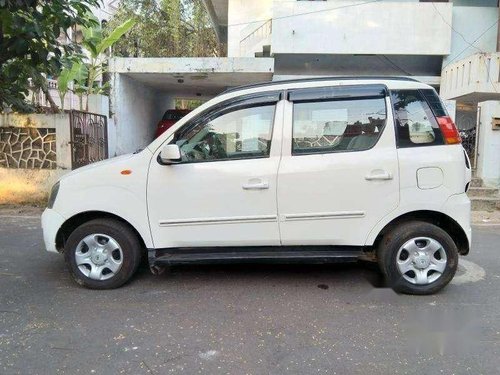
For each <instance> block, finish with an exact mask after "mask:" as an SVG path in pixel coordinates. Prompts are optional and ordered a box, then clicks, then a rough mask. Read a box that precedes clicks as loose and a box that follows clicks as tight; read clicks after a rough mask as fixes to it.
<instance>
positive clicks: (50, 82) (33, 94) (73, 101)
mask: <svg viewBox="0 0 500 375" xmlns="http://www.w3.org/2000/svg"><path fill="white" fill-rule="evenodd" d="M47 87H48V91H49V93H50V96H51V97H52V99H53V100H54V103H56V105H57V106H58V107H59V109H61V108H62V105H61V98H60V96H59V91H58V89H57V81H56V80H55V79H47ZM26 99H27V100H29V101H30V102H31V103H32V104H33V105H36V106H40V107H47V108H48V107H50V104H49V101H48V100H47V97H46V95H45V94H44V93H43V91H42V90H34V89H33V88H31V89H30V91H29V94H28V96H27V98H26ZM85 105H86V97H85V95H84V96H83V98H82V108H85ZM64 109H65V110H71V109H81V108H80V98H79V97H78V95H76V94H75V93H74V92H73V91H71V90H68V92H67V93H66V95H65V97H64Z"/></svg>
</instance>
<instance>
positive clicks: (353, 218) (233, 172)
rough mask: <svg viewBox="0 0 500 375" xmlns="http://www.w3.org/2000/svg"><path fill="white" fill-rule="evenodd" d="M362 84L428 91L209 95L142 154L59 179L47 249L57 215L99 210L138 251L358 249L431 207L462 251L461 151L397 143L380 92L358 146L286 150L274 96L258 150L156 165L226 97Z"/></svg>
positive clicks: (394, 82)
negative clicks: (266, 134)
mask: <svg viewBox="0 0 500 375" xmlns="http://www.w3.org/2000/svg"><path fill="white" fill-rule="evenodd" d="M372 84H377V85H383V86H385V87H386V89H387V90H388V92H391V91H392V90H419V89H425V90H428V89H431V87H429V86H427V85H425V84H422V83H419V82H416V81H412V80H404V79H371V78H370V79H368V78H367V79H358V80H352V79H345V80H342V79H331V80H306V81H291V82H283V83H276V82H274V83H273V84H269V85H258V86H255V87H249V88H242V89H239V90H233V91H229V92H227V93H224V94H222V95H220V96H217V97H216V98H214V99H212V100H210V101H209V102H207V103H205V104H203V105H202V106H200V107H199V108H197V109H196V110H194V111H192V112H191V113H189V114H188V115H187V116H185V117H184V118H183V119H181V120H180V121H178V122H177V123H176V124H175V125H174V126H172V127H171V128H170V129H168V130H167V131H166V132H165V133H164V134H163V135H162V136H160V137H159V138H158V139H156V140H155V141H153V142H152V143H151V144H150V145H149V146H148V147H147V148H146V149H144V150H143V151H141V152H139V153H136V154H131V155H124V156H121V157H117V158H114V159H110V160H106V161H103V162H99V163H95V164H92V165H89V166H87V167H83V168H80V169H77V170H75V171H73V172H71V173H69V174H67V175H65V176H64V177H62V178H61V180H60V186H59V192H58V194H57V198H56V200H55V203H54V205H53V207H52V208H47V209H46V210H45V212H44V213H43V216H42V226H43V231H44V240H45V246H46V248H47V250H48V251H52V252H56V251H61V250H62V247H63V242H64V238H62V237H61V236H60V230H61V228H62V227H63V226H64V225H65V223H68V220H69V221H71V220H75V219H74V218H85V217H87V216H88V217H98V216H99V215H101V214H102V215H107V216H109V217H118V218H120V219H121V220H123V221H125V222H127V223H129V224H130V226H131V227H133V228H134V229H135V231H136V232H137V233H138V235H139V236H140V239H141V240H142V242H143V244H144V246H145V247H146V248H147V249H149V250H151V249H168V248H205V247H236V246H244V247H251V246H273V247H276V246H296V245H300V246H303V245H311V246H316V245H322V246H324V245H327V246H330V245H331V246H367V247H369V246H372V245H373V244H374V243H375V241H376V239H377V236H378V235H379V234H380V233H381V231H382V230H383V229H384V228H385V227H386V226H387V225H388V224H390V223H391V222H393V221H394V220H397V219H398V218H402V217H408V215H409V216H411V215H412V214H415V216H422V215H430V214H439V215H442V216H443V217H446V218H448V219H449V220H450V222H453V223H455V224H456V225H457V226H456V228H459V229H461V231H462V233H461V234H460V235H459V237H460V236H462V237H463V238H462V243H461V244H460V246H459V248H460V247H461V253H463V254H465V253H467V252H468V249H469V247H470V239H471V228H470V201H469V199H468V197H467V195H466V186H467V185H468V183H469V181H470V179H471V174H470V168H468V167H466V163H468V161H467V160H466V156H464V151H463V148H462V146H461V145H460V144H454V145H438V146H432V147H413V148H412V147H410V148H398V147H397V144H396V138H397V137H396V134H395V126H394V121H395V119H394V111H393V110H391V109H392V108H393V107H392V106H393V104H392V103H391V97H390V95H387V96H386V97H385V98H384V100H385V104H386V108H387V112H386V125H385V127H384V128H383V131H382V132H381V133H382V134H380V135H379V138H378V141H377V142H376V144H375V145H374V146H373V147H372V148H369V149H367V150H362V151H355V152H336V153H316V154H308V155H293V154H292V151H291V150H292V122H293V120H292V116H293V106H294V104H293V103H292V102H291V101H289V100H287V98H286V96H284V95H283V96H281V97H280V100H278V101H277V102H276V107H275V112H274V124H273V130H272V139H271V146H270V147H271V148H270V152H269V156H268V157H264V158H249V159H241V160H239V159H231V160H221V161H213V162H197V163H185V164H183V163H180V164H172V165H162V164H161V163H159V161H158V160H159V159H158V158H159V154H160V152H161V150H162V147H163V146H164V145H166V144H168V143H169V142H171V141H172V139H173V137H174V134H175V133H176V132H177V131H178V130H179V129H182V128H183V126H185V125H186V124H189V123H190V121H192V120H193V119H196V118H197V116H200V114H203V113H204V112H205V111H207V110H210V108H213V107H214V106H217V105H219V104H220V103H225V102H227V101H228V100H232V99H235V98H239V97H242V96H245V95H250V94H256V93H258V94H261V93H265V92H276V91H285V90H294V89H305V88H323V87H344V86H345V87H352V86H364V85H372ZM123 171H130V173H128V172H123ZM127 173H128V174H127ZM405 215H406V216H405ZM448 219H446V220H448ZM78 220H80V219H76V222H77V221H78ZM76 222H74V223H73V224H72V225H73V226H75V223H76ZM457 230H458V229H457ZM58 233H59V234H58ZM464 241H465V242H466V243H464Z"/></svg>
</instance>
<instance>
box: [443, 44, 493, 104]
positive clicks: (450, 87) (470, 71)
mask: <svg viewBox="0 0 500 375" xmlns="http://www.w3.org/2000/svg"><path fill="white" fill-rule="evenodd" d="M499 81H500V53H498V52H497V53H477V54H475V55H472V56H469V57H467V58H465V59H462V60H460V61H457V62H455V63H453V64H450V65H448V66H446V67H445V68H444V69H443V71H442V74H441V91H440V94H441V96H442V97H443V99H464V100H467V101H472V102H479V101H484V100H498V99H500V83H499Z"/></svg>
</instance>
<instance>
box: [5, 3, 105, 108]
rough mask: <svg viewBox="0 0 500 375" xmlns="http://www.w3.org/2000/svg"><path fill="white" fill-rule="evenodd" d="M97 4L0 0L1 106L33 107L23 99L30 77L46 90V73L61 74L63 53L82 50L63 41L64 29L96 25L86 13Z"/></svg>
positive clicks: (68, 54) (50, 74)
mask: <svg viewBox="0 0 500 375" xmlns="http://www.w3.org/2000/svg"><path fill="white" fill-rule="evenodd" d="M98 5H99V1H98V0H50V1H49V0H0V51H1V52H0V109H1V108H2V107H3V106H8V107H12V108H13V109H15V110H22V111H28V110H30V108H29V105H28V104H27V103H26V102H25V100H24V99H25V96H26V95H27V94H28V89H29V87H30V86H29V78H31V79H32V82H33V84H34V85H35V88H36V89H41V90H42V91H44V92H47V87H46V81H45V79H44V77H43V76H44V75H47V76H55V75H58V74H59V72H60V71H61V69H62V65H63V60H64V59H63V56H71V55H73V54H75V53H77V52H78V51H79V47H78V46H77V45H76V44H74V43H72V42H71V41H69V42H67V41H64V39H65V38H64V36H65V33H66V32H67V30H69V29H71V28H73V27H75V26H77V25H79V26H83V27H91V26H93V25H95V21H94V20H93V19H90V18H89V17H88V16H87V15H88V14H89V12H90V7H91V6H94V7H97V6H98ZM66 36H67V35H66ZM66 39H67V38H66ZM55 110H57V107H56V108H55Z"/></svg>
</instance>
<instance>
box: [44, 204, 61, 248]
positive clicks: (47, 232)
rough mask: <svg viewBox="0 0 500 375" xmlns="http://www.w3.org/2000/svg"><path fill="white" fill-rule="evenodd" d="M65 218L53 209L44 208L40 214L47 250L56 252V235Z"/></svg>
mask: <svg viewBox="0 0 500 375" xmlns="http://www.w3.org/2000/svg"><path fill="white" fill-rule="evenodd" d="M65 221H66V219H65V218H64V217H63V216H61V215H60V214H59V213H58V212H56V211H54V210H53V209H50V208H46V209H45V211H43V214H42V230H43V242H45V248H46V249H47V251H50V252H54V253H57V252H58V251H57V248H56V236H57V232H58V231H59V228H61V226H62V225H63V223H64V222H65Z"/></svg>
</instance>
